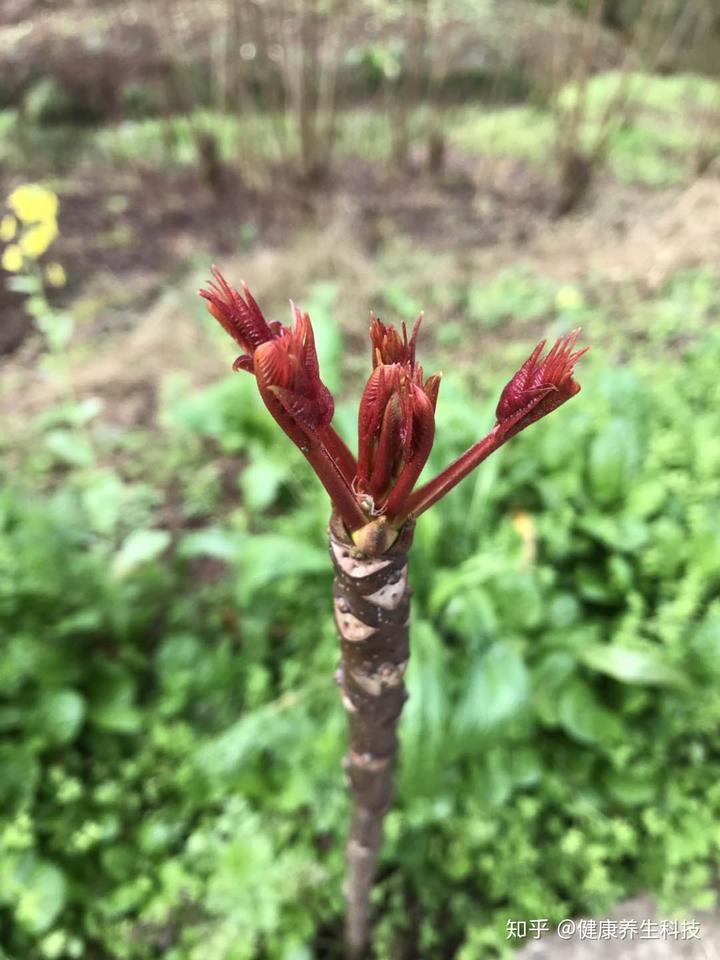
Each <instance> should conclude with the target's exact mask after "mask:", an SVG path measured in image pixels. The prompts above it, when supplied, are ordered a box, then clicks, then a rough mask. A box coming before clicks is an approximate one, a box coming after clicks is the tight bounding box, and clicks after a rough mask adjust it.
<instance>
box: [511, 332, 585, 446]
mask: <svg viewBox="0 0 720 960" xmlns="http://www.w3.org/2000/svg"><path fill="white" fill-rule="evenodd" d="M579 336H580V329H579V328H578V329H577V330H573V331H572V332H571V333H569V334H568V335H567V336H566V337H562V338H560V339H558V340H556V341H555V343H554V344H553V345H552V347H551V348H550V350H549V351H548V352H547V353H546V354H545V356H542V353H543V350H544V349H545V344H546V341H545V340H541V341H540V343H539V344H538V345H537V346H536V347H535V349H534V350H533V352H532V353H531V354H530V356H529V357H528V359H527V360H526V361H525V363H524V364H523V365H522V366H521V367H520V369H519V370H518V371H517V373H516V374H515V376H514V377H513V378H512V379H511V380H510V382H509V383H508V384H507V386H506V387H505V389H504V390H503V392H502V394H501V395H500V400H499V402H498V405H497V410H496V413H495V415H496V417H497V427H498V428H499V431H500V433H501V434H502V435H503V436H504V437H505V438H507V437H509V436H512V435H514V434H516V433H519V432H520V430H524V429H525V427H527V426H529V425H530V424H531V423H534V422H535V421H536V420H540V419H541V418H542V417H545V416H547V414H548V413H552V411H553V410H556V409H557V408H558V407H559V406H561V405H562V404H563V403H565V402H566V401H567V400H569V399H570V398H571V397H573V396H575V394H576V393H578V392H579V391H580V384H579V383H578V382H577V381H576V380H575V379H574V378H573V372H574V368H575V364H576V363H577V361H578V360H579V359H580V357H582V355H583V354H584V353H586V352H587V350H588V349H589V348H588V347H582V348H581V349H580V350H575V349H574V348H575V344H576V343H577V340H578V337H579Z"/></svg>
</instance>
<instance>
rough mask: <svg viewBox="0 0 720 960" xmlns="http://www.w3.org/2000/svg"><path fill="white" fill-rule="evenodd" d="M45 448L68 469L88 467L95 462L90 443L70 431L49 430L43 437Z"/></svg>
mask: <svg viewBox="0 0 720 960" xmlns="http://www.w3.org/2000/svg"><path fill="white" fill-rule="evenodd" d="M45 446H46V447H47V448H48V450H49V451H50V453H52V454H53V456H54V457H55V459H56V460H60V461H61V462H62V463H65V464H67V465H68V466H70V467H89V466H90V464H91V463H93V462H94V460H95V453H94V451H93V448H92V447H91V446H90V442H89V441H88V440H87V439H86V438H85V437H83V436H82V435H80V434H78V433H75V432H74V431H72V430H51V431H50V432H49V433H48V434H47V435H46V436H45Z"/></svg>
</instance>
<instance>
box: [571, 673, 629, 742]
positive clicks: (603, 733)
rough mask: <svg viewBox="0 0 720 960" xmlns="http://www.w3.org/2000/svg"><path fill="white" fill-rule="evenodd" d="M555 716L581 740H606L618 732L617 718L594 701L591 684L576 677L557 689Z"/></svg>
mask: <svg viewBox="0 0 720 960" xmlns="http://www.w3.org/2000/svg"><path fill="white" fill-rule="evenodd" d="M558 716H559V720H560V723H561V725H562V726H563V728H564V729H565V730H566V732H567V733H569V734H570V736H571V737H573V738H574V739H575V740H579V741H580V742H581V743H609V742H613V741H615V740H617V739H618V738H619V737H620V736H621V734H622V724H621V723H620V720H619V719H618V718H617V717H616V716H615V714H614V713H612V712H611V711H610V710H608V709H607V708H606V707H604V706H602V705H601V704H600V703H599V702H598V700H597V698H596V696H595V693H594V692H593V690H592V688H591V687H590V686H589V685H588V684H587V683H585V682H584V681H583V680H580V679H579V678H576V679H575V680H572V681H571V682H570V683H568V685H567V686H566V687H565V688H564V690H563V691H562V692H561V693H560V701H559V705H558Z"/></svg>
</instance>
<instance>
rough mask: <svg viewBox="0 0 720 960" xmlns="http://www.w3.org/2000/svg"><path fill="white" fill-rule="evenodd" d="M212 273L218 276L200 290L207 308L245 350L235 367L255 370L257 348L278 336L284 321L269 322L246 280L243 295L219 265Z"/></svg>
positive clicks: (250, 370)
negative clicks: (224, 275) (233, 285)
mask: <svg viewBox="0 0 720 960" xmlns="http://www.w3.org/2000/svg"><path fill="white" fill-rule="evenodd" d="M212 274H213V277H214V278H215V279H214V280H211V281H210V282H209V283H208V285H207V288H206V289H203V290H201V291H200V296H201V297H204V298H205V299H206V300H207V301H208V310H209V312H210V313H211V314H212V315H213V317H215V319H216V320H217V321H218V322H219V323H220V324H221V325H222V327H223V328H224V329H225V331H226V332H227V333H229V334H230V336H231V337H232V338H233V340H234V341H235V342H236V343H237V344H239V345H240V347H242V349H243V350H244V351H245V353H244V354H243V356H241V357H238V358H237V360H236V361H235V363H234V364H233V370H247V371H248V372H249V373H252V372H253V358H252V355H253V353H254V351H255V350H257V348H258V347H259V346H260V345H261V344H263V343H267V341H268V340H272V339H273V337H275V336H277V335H278V334H279V332H280V330H281V329H282V328H281V325H280V324H279V323H272V324H269V323H268V322H267V321H266V319H265V317H264V316H263V314H262V311H261V309H260V307H259V306H258V305H257V303H255V300H254V299H253V297H252V294H251V293H250V291H249V290H248V288H247V284H245V283H243V284H242V288H243V293H244V294H245V298H244V299H243V297H242V296H241V294H240V293H238V291H237V290H236V289H235V288H234V287H231V286H230V284H229V283H228V282H227V280H226V279H225V277H223V275H222V274H221V273H220V271H219V270H218V268H217V267H213V268H212Z"/></svg>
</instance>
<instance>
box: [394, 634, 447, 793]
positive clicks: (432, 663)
mask: <svg viewBox="0 0 720 960" xmlns="http://www.w3.org/2000/svg"><path fill="white" fill-rule="evenodd" d="M447 685H448V677H447V664H446V655H445V649H444V647H443V642H442V639H441V637H440V636H439V635H438V634H437V633H436V631H435V630H434V629H433V627H432V626H431V624H429V623H428V622H427V621H426V620H419V621H418V622H417V623H415V624H413V628H412V656H411V657H410V664H409V667H408V672H407V687H408V691H409V693H410V699H409V700H408V702H407V705H406V707H405V709H404V711H403V722H402V724H401V737H402V776H403V780H405V781H409V782H410V784H412V785H414V786H420V785H421V784H422V786H424V787H427V784H428V779H429V778H430V779H431V778H432V775H433V774H434V773H437V772H438V769H439V766H440V763H439V762H441V761H442V758H443V756H444V755H445V754H446V752H447V736H448V731H447V715H448V702H447V694H446V692H445V690H446V688H447Z"/></svg>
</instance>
